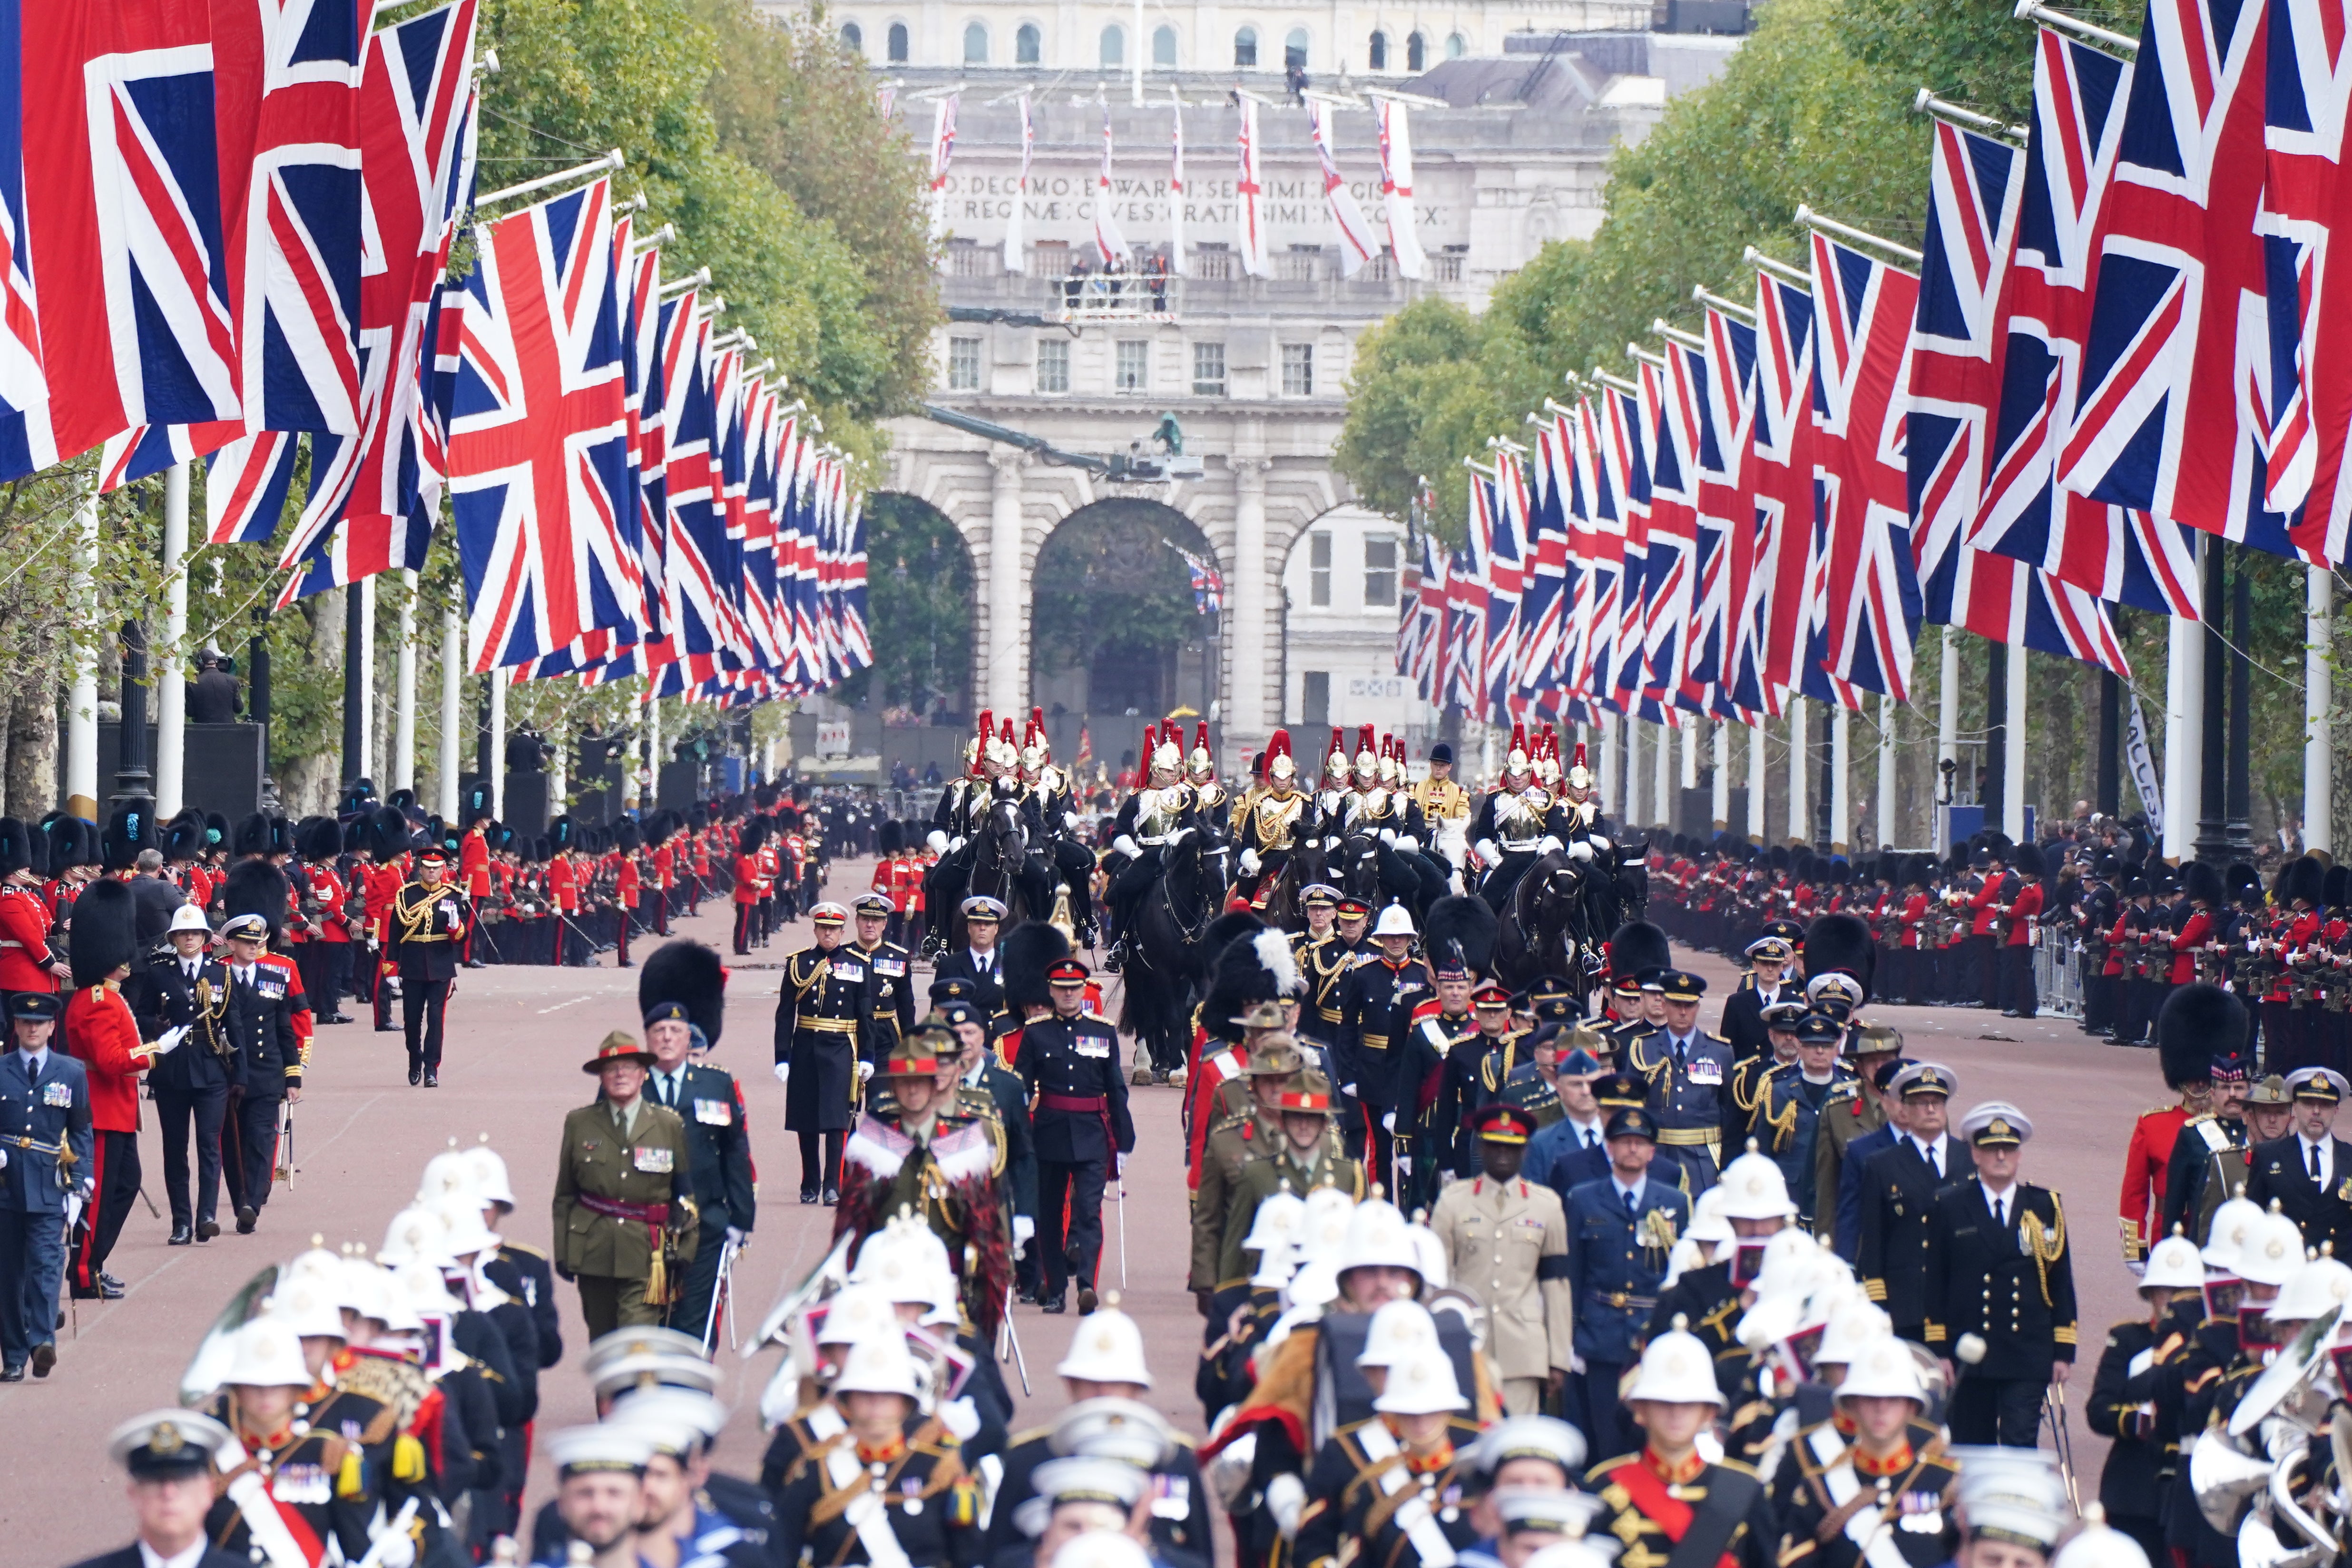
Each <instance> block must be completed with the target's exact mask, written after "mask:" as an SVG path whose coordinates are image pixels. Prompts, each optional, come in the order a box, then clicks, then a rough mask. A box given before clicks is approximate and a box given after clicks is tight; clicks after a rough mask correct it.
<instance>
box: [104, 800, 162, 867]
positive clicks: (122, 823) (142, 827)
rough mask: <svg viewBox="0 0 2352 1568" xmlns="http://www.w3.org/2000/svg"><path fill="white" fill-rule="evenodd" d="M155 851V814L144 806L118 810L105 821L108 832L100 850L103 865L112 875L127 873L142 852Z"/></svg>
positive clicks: (119, 808) (122, 807)
mask: <svg viewBox="0 0 2352 1568" xmlns="http://www.w3.org/2000/svg"><path fill="white" fill-rule="evenodd" d="M154 847H155V814H154V812H153V811H152V810H151V809H149V808H148V807H147V806H144V805H125V806H121V807H118V808H117V809H116V811H115V813H114V815H113V816H110V817H109V818H107V821H106V831H105V833H104V834H102V835H101V836H100V838H99V848H100V851H101V852H102V853H103V854H104V856H105V859H104V860H103V861H102V862H100V863H101V864H102V865H103V866H104V867H105V868H106V869H108V870H110V871H128V870H130V869H131V865H132V863H133V862H135V861H136V860H137V859H138V858H139V852H140V851H141V850H142V849H152V848H154Z"/></svg>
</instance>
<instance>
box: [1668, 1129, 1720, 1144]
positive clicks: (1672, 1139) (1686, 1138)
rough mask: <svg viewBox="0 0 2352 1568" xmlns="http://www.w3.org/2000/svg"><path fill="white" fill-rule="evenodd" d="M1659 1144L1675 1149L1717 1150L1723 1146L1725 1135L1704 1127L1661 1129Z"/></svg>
mask: <svg viewBox="0 0 2352 1568" xmlns="http://www.w3.org/2000/svg"><path fill="white" fill-rule="evenodd" d="M1658 1142H1660V1143H1662V1144H1664V1145H1666V1146H1667V1147H1669V1148H1675V1149H1702V1148H1703V1149H1717V1148H1720V1147H1721V1146H1722V1143H1723V1134H1722V1133H1720V1132H1710V1131H1707V1130H1706V1128H1704V1127H1661V1128H1659V1129H1658Z"/></svg>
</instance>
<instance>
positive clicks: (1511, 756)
mask: <svg viewBox="0 0 2352 1568" xmlns="http://www.w3.org/2000/svg"><path fill="white" fill-rule="evenodd" d="M1534 771H1535V759H1534V758H1533V757H1530V756H1529V755H1528V727H1527V725H1526V724H1525V723H1515V724H1513V725H1512V726H1511V749H1510V750H1509V751H1508V752H1505V753H1504V754H1503V776H1504V777H1505V778H1518V779H1523V778H1525V777H1527V776H1528V774H1529V773H1532V772H1534Z"/></svg>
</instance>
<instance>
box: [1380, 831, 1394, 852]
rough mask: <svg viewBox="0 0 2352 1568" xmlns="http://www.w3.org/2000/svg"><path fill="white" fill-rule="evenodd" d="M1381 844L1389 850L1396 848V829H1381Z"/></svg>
mask: <svg viewBox="0 0 2352 1568" xmlns="http://www.w3.org/2000/svg"><path fill="white" fill-rule="evenodd" d="M1381 843H1383V844H1385V845H1387V846H1388V847H1390V848H1391V849H1393V848H1395V847H1396V829H1395V828H1393V827H1383V828H1381Z"/></svg>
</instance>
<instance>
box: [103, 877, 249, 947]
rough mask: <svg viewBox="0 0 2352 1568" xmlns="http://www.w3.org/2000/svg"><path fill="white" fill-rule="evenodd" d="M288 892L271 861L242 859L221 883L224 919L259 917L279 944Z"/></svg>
mask: <svg viewBox="0 0 2352 1568" xmlns="http://www.w3.org/2000/svg"><path fill="white" fill-rule="evenodd" d="M288 890H289V889H288V888H287V884H286V873H285V872H283V871H281V870H279V869H278V868H277V867H275V866H272V865H271V864H270V863H269V862H268V861H267V860H240V861H238V862H237V863H236V865H234V866H231V867H230V868H228V880H227V881H226V882H224V883H222V884H221V915H222V918H223V919H224V920H226V919H227V918H229V917H231V916H234V915H259V916H260V917H261V918H262V919H263V920H266V921H268V922H269V940H270V941H272V942H276V941H277V940H278V932H279V931H282V930H284V929H285V925H286V900H287V896H288ZM76 907H77V908H79V906H78V905H77V906H76Z"/></svg>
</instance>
